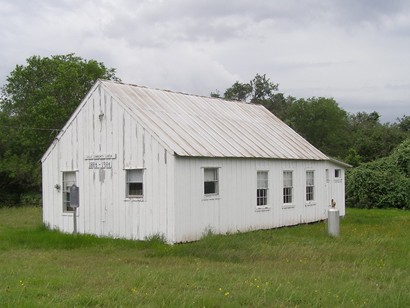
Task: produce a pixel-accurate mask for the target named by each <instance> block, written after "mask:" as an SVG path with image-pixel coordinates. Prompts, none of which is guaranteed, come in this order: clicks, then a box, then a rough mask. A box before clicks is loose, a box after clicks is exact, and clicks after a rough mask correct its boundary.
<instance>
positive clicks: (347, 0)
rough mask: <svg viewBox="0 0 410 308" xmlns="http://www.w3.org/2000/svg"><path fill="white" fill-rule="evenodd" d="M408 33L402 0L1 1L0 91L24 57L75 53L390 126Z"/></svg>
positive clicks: (400, 92) (402, 89) (165, 81)
mask: <svg viewBox="0 0 410 308" xmlns="http://www.w3.org/2000/svg"><path fill="white" fill-rule="evenodd" d="M409 35H410V3H409V2H408V1H404V0H403V1H380V0H372V1H370V0H363V1H354V0H344V1H342V0H337V1H326V0H307V1H298V0H288V1H285V0H283V1H264V0H254V1H248V0H236V1H231V2H228V3H227V2H221V1H216V0H208V1H188V0H171V1H162V0H151V1H149V0H141V1H131V0H116V1H114V0H111V1H110V0H105V1H97V0H71V1H70V0H62V1H55V0H38V1H22V0H14V1H7V0H0V40H1V43H2V48H1V49H0V59H2V61H0V84H3V83H4V82H5V78H6V76H7V74H8V73H9V72H10V71H11V70H12V69H13V67H14V66H15V65H16V64H23V63H24V61H25V59H26V58H28V57H29V56H32V55H42V56H49V55H53V54H66V53H70V52H75V53H76V54H77V55H79V56H82V57H84V58H88V59H90V58H92V59H96V60H98V61H103V62H104V63H105V64H106V65H108V66H111V67H116V68H118V75H119V76H120V77H121V78H122V79H123V80H124V81H125V82H131V83H139V84H142V85H147V86H151V87H159V88H169V89H173V90H176V91H184V92H190V93H195V94H202V95H208V94H209V93H210V92H211V91H214V90H215V89H219V90H221V91H223V90H224V89H226V88H227V87H229V86H230V85H232V84H233V82H235V81H236V80H239V81H243V82H244V81H249V80H250V79H251V78H253V76H254V75H255V74H256V73H266V74H267V76H269V77H270V78H271V80H272V81H274V82H277V83H279V84H280V89H281V91H284V92H285V93H286V94H290V95H294V96H297V97H299V96H303V97H308V96H330V97H334V98H335V99H336V100H337V101H340V102H341V105H342V106H346V108H354V109H355V110H356V109H357V108H361V107H363V108H370V109H371V107H372V106H374V109H377V108H380V110H381V109H383V110H384V111H383V112H385V113H386V115H387V114H390V115H389V116H387V117H390V118H391V119H390V118H389V120H394V119H395V117H393V116H392V115H391V114H393V113H396V114H397V116H399V115H402V114H403V113H407V114H408V113H409V112H408V97H410V89H409V87H408V84H409V80H408V76H407V72H408V71H409V70H410V63H409V61H408V55H407V53H408V52H407V51H408V50H409V49H410V40H409ZM391 102H394V104H393V103H392V104H390V103H391ZM387 105H389V106H390V108H385V106H387ZM366 110H367V109H366ZM392 117H393V118H392Z"/></svg>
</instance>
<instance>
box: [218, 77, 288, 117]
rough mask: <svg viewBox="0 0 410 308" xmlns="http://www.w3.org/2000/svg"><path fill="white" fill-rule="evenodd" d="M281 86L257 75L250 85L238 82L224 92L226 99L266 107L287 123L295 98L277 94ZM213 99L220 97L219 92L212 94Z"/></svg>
mask: <svg viewBox="0 0 410 308" xmlns="http://www.w3.org/2000/svg"><path fill="white" fill-rule="evenodd" d="M278 90H279V85H278V84H277V83H273V82H271V81H270V79H269V78H267V77H266V74H263V75H259V74H256V75H255V77H254V78H253V79H252V80H251V81H249V82H248V83H241V82H239V81H236V82H235V83H234V84H233V85H232V86H231V87H229V88H228V89H226V91H225V92H224V98H225V99H231V100H237V101H244V102H248V103H252V104H260V105H263V106H265V107H266V108H267V109H268V110H269V111H271V112H272V113H273V114H275V115H276V116H278V117H279V118H280V119H282V120H284V121H286V120H287V116H288V114H289V108H290V105H291V104H292V102H293V101H295V98H294V97H291V96H288V97H285V96H284V94H283V93H279V92H277V91H278ZM211 96H212V97H220V96H219V92H218V91H217V92H215V93H214V92H213V93H211Z"/></svg>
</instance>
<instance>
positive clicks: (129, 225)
mask: <svg viewBox="0 0 410 308" xmlns="http://www.w3.org/2000/svg"><path fill="white" fill-rule="evenodd" d="M127 108H128V107H127V106H125V107H123V105H122V104H121V102H118V101H115V99H114V98H112V97H111V96H110V95H109V94H108V93H106V92H105V91H104V90H103V88H101V87H100V86H98V85H97V86H95V87H94V88H93V89H92V91H90V93H89V94H88V96H87V97H86V98H85V100H84V102H83V104H82V105H80V107H79V109H78V110H77V112H76V113H74V115H73V116H72V118H71V119H70V121H69V124H68V126H66V128H65V132H64V133H63V134H60V140H59V141H58V142H57V141H55V144H54V147H53V148H52V150H51V151H48V152H47V153H46V155H45V156H44V157H43V221H44V223H46V224H47V225H49V226H50V227H51V228H53V229H58V230H61V231H63V232H68V233H70V232H72V231H73V214H72V213H64V212H63V202H62V200H63V196H62V190H57V189H56V188H55V187H54V186H55V185H56V184H59V185H60V186H62V172H63V171H76V175H77V185H78V186H79V187H80V207H79V209H78V220H77V228H78V232H79V233H87V234H96V235H98V236H110V237H115V238H117V237H119V238H128V239H144V238H145V237H147V236H150V235H154V234H164V235H165V236H166V237H167V240H168V241H169V242H184V241H192V240H196V239H199V238H200V237H201V236H202V235H203V233H204V232H205V231H206V230H209V229H210V230H212V231H213V232H216V233H225V232H237V231H248V230H256V229H268V228H274V227H280V226H287V225H294V224H299V223H307V222H313V221H318V220H322V219H326V218H327V210H328V207H329V204H330V200H331V199H332V198H333V199H335V200H336V204H337V208H339V209H340V213H341V215H344V214H345V209H344V170H343V168H342V167H339V166H337V165H335V164H334V163H331V162H328V161H301V160H270V159H242V158H224V159H217V158H192V157H175V156H174V155H172V154H170V152H169V151H168V150H167V147H166V145H165V144H164V143H163V142H161V140H160V139H159V138H158V137H157V136H153V135H152V134H151V133H150V132H149V131H147V130H146V129H145V128H144V127H143V126H142V125H141V123H138V121H137V120H136V119H135V118H133V116H132V113H130V112H128V111H127ZM100 114H103V117H102V119H101V120H100V118H99V115H100ZM97 154H111V155H115V157H116V158H115V159H112V160H110V162H111V164H112V168H111V169H90V168H89V162H90V161H89V160H87V159H86V158H87V156H89V155H97ZM204 167H219V168H220V170H219V171H220V173H219V196H218V197H217V198H211V199H207V198H204V194H203V168H204ZM127 168H145V179H144V188H145V193H144V195H145V197H144V201H137V200H135V199H127V198H126V197H125V191H126V187H125V185H126V181H125V179H126V175H125V174H126V171H125V170H126V169H127ZM335 168H338V169H341V171H342V177H341V178H340V179H334V169H335ZM326 169H329V175H330V178H329V181H326ZM258 170H267V171H269V201H268V202H269V205H270V207H268V208H267V209H263V210H261V209H258V208H257V207H256V174H257V171H258ZM284 170H292V171H293V180H294V198H295V199H294V202H293V206H292V207H284V206H283V203H282V201H283V199H282V198H283V197H282V183H283V179H282V174H283V171H284ZM306 170H315V196H316V197H315V201H316V202H314V203H313V204H306V202H305V176H306Z"/></svg>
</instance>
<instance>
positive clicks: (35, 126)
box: [0, 54, 410, 207]
mask: <svg viewBox="0 0 410 308" xmlns="http://www.w3.org/2000/svg"><path fill="white" fill-rule="evenodd" d="M98 78H101V79H108V80H115V81H119V78H118V77H117V76H116V70H115V69H114V68H108V67H106V66H105V65H104V64H103V63H101V62H98V61H95V60H86V59H83V58H81V57H78V56H76V55H74V54H68V55H57V56H51V57H39V56H33V57H30V58H28V59H27V63H26V65H17V66H16V67H15V69H14V70H13V71H12V72H11V73H10V74H9V76H8V77H7V80H6V84H5V85H4V86H3V87H2V88H1V92H0V205H1V204H7V205H12V204H21V203H23V204H24V203H27V204H29V203H36V202H40V196H41V164H40V159H41V156H42V155H43V153H44V152H45V151H46V149H47V148H48V146H49V145H50V144H51V142H52V141H53V139H54V138H55V136H56V135H57V134H58V132H59V130H60V129H61V128H62V127H63V126H64V124H65V123H66V121H67V120H68V118H69V117H70V115H71V114H72V113H73V112H74V110H75V109H76V108H77V106H78V105H79V103H80V102H81V100H82V99H83V98H84V96H85V95H86V93H87V92H88V91H89V89H90V88H91V87H92V85H93V84H94V82H95V80H96V79H98ZM211 96H213V97H221V98H224V99H230V100H239V101H246V102H248V103H253V104H261V105H263V106H265V107H266V108H267V109H268V110H270V111H271V112H272V113H273V114H275V115H276V116H277V117H279V118H280V119H281V120H282V121H284V122H285V123H287V124H288V125H290V126H291V127H292V128H293V129H294V130H296V131H297V132H298V133H299V134H301V135H302V136H303V137H304V138H305V139H307V140H308V141H309V142H310V143H312V144H313V145H314V146H316V147H317V148H318V149H320V150H321V151H323V152H324V153H325V154H327V155H329V156H332V157H334V158H338V159H341V160H343V161H345V162H347V163H349V164H351V165H352V166H354V167H358V168H363V167H362V166H366V163H370V162H374V161H375V160H378V159H381V158H384V157H388V156H389V155H391V153H392V151H393V150H394V149H396V148H397V147H398V146H399V145H400V144H402V143H403V142H405V140H406V139H408V138H410V116H407V115H403V116H402V117H401V118H399V119H397V121H396V122H395V123H381V121H380V114H379V113H377V112H376V111H374V112H371V113H366V112H358V113H355V114H351V113H348V112H347V111H345V110H343V109H342V108H341V107H340V106H339V105H338V103H337V102H336V101H335V100H334V99H333V98H326V97H311V98H307V99H304V98H295V97H292V96H286V95H284V94H283V93H281V92H279V85H278V84H277V83H273V82H271V80H270V79H269V78H267V77H266V75H259V74H256V76H255V77H254V78H253V79H252V80H251V81H249V82H247V83H241V82H239V81H237V82H235V83H234V84H233V85H232V86H231V87H229V88H228V89H226V90H225V91H224V93H223V94H221V93H219V91H216V92H214V93H211ZM402 152H403V151H402ZM404 153H407V152H406V151H404ZM356 169H357V168H355V170H356ZM358 170H359V169H358ZM351 173H352V174H354V173H353V172H351ZM404 177H405V178H407V179H408V174H407V175H405V176H404ZM347 180H348V181H350V180H351V181H353V180H354V179H353V177H348V179H347ZM349 200H356V199H354V198H353V199H352V198H350V199H349ZM409 200H410V197H409ZM354 202H356V201H354ZM409 202H410V201H409ZM362 203H363V202H356V203H355V204H362ZM355 204H352V205H355ZM409 207H410V206H409Z"/></svg>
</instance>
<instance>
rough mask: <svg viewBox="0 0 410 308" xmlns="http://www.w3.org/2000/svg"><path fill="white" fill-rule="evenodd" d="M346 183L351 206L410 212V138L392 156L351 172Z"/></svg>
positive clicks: (348, 203)
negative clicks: (397, 209) (409, 210)
mask: <svg viewBox="0 0 410 308" xmlns="http://www.w3.org/2000/svg"><path fill="white" fill-rule="evenodd" d="M346 183H347V185H346V203H347V206H350V207H358V208H389V207H392V208H405V209H410V139H409V140H406V141H404V142H403V143H402V144H400V145H399V147H398V148H397V149H396V150H395V151H394V152H393V153H392V154H391V155H390V156H388V157H384V158H381V159H378V160H375V161H373V162H370V163H366V164H362V165H360V166H359V167H357V168H355V169H352V170H349V171H348V173H347V180H346Z"/></svg>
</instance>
